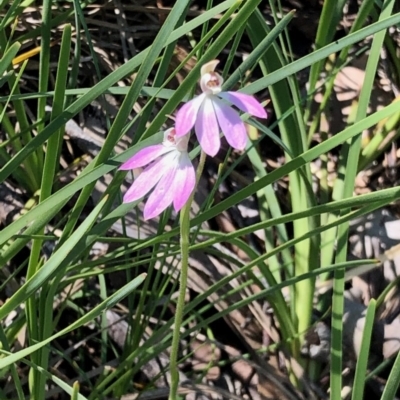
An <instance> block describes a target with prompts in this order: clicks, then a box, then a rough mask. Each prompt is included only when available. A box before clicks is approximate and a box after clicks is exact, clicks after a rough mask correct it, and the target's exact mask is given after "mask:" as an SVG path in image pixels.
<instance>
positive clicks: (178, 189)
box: [119, 128, 196, 220]
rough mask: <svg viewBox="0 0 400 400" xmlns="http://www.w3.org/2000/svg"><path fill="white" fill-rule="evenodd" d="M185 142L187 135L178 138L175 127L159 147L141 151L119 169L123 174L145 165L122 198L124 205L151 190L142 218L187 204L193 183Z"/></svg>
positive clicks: (167, 133)
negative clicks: (170, 207) (169, 207)
mask: <svg viewBox="0 0 400 400" xmlns="http://www.w3.org/2000/svg"><path fill="white" fill-rule="evenodd" d="M188 142H189V136H183V137H181V138H177V137H176V132H175V128H170V129H168V130H167V131H165V133H164V140H163V142H162V143H161V144H157V145H154V146H149V147H146V148H144V149H142V150H140V151H139V152H138V153H136V154H135V155H134V156H133V157H131V158H130V159H129V160H128V161H126V162H124V163H123V164H122V165H121V166H120V167H119V169H120V170H124V171H125V170H130V169H136V168H141V167H144V166H146V165H147V167H146V168H145V169H144V170H143V172H141V173H140V175H139V176H138V177H137V178H136V179H135V180H134V182H133V184H132V186H131V187H130V188H129V189H128V190H127V192H126V193H125V195H124V199H123V202H124V203H129V202H132V201H136V200H138V199H140V198H142V197H143V196H145V195H146V194H147V193H149V192H150V191H151V190H152V189H153V188H154V190H153V191H152V193H151V194H150V196H149V198H148V200H147V202H146V205H145V207H144V213H143V215H144V219H146V220H147V219H150V218H154V217H156V216H157V215H159V214H161V213H162V212H163V211H164V210H165V209H166V208H167V207H168V206H169V205H170V204H173V205H174V209H175V211H179V210H180V209H181V208H182V207H183V206H184V205H185V204H186V202H187V201H188V199H189V196H190V195H191V193H192V192H193V189H194V187H195V183H196V174H195V171H194V168H193V165H192V162H191V161H190V158H189V155H188V153H187V146H188Z"/></svg>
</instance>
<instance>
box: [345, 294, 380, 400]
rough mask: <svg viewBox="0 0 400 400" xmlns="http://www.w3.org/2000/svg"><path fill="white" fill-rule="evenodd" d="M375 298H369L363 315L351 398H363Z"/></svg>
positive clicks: (352, 399)
mask: <svg viewBox="0 0 400 400" xmlns="http://www.w3.org/2000/svg"><path fill="white" fill-rule="evenodd" d="M375 310H376V300H375V299H371V301H370V302H369V304H368V309H367V315H366V316H365V324H364V332H363V336H362V341H361V346H360V349H361V351H360V354H359V355H358V359H357V365H356V372H355V376H354V385H353V393H352V396H351V400H363V398H364V389H365V378H366V375H367V367H368V359H369V350H370V346H371V338H372V330H373V327H374V319H375Z"/></svg>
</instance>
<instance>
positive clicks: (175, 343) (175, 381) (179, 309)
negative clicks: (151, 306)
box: [168, 151, 206, 400]
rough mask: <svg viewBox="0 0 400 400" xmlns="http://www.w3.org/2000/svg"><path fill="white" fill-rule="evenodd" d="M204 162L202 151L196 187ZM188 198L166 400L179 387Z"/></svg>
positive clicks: (182, 221) (174, 395) (170, 399)
mask: <svg viewBox="0 0 400 400" xmlns="http://www.w3.org/2000/svg"><path fill="white" fill-rule="evenodd" d="M205 161H206V154H205V153H204V152H203V151H202V152H201V154H200V161H199V165H198V167H197V172H196V187H197V185H198V183H199V180H200V176H201V174H202V172H203V168H204V163H205ZM196 187H195V189H194V190H193V193H192V194H191V196H190V197H189V200H188V201H187V203H186V204H185V205H184V207H183V209H182V211H181V215H180V232H181V274H180V277H179V296H178V303H177V305H176V313H175V323H174V330H173V336H172V346H171V357H170V371H171V390H170V393H169V397H168V400H176V399H177V395H178V386H179V370H178V350H179V339H180V329H181V325H182V320H183V310H184V308H185V295H186V286H187V279H188V270H189V246H190V239H189V232H190V208H191V206H192V202H193V197H194V193H195V191H196Z"/></svg>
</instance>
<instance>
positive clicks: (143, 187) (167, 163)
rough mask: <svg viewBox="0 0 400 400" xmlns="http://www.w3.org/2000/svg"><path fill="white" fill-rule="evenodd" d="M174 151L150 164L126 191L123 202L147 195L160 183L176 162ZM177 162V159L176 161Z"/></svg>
mask: <svg viewBox="0 0 400 400" xmlns="http://www.w3.org/2000/svg"><path fill="white" fill-rule="evenodd" d="M174 157H176V155H175V154H174V153H172V152H171V153H170V154H167V155H166V156H165V157H163V158H161V159H159V160H157V161H155V162H154V163H152V164H150V165H149V166H148V167H147V168H146V169H145V170H144V171H143V172H142V173H141V174H140V175H139V177H138V178H137V179H135V181H134V182H133V184H132V186H131V187H130V188H129V189H128V190H127V191H126V193H125V195H124V198H123V202H124V203H130V202H132V201H136V200H138V199H141V198H142V197H143V196H145V195H146V194H147V193H148V192H150V190H151V189H152V188H153V187H154V186H155V185H156V184H157V183H158V181H159V180H160V179H161V177H162V175H163V174H165V172H166V171H168V169H170V168H171V164H172V165H173V163H174V161H175V160H174ZM175 163H176V161H175Z"/></svg>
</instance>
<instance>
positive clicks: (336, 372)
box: [330, 0, 394, 400]
mask: <svg viewBox="0 0 400 400" xmlns="http://www.w3.org/2000/svg"><path fill="white" fill-rule="evenodd" d="M393 6H394V0H386V1H384V3H383V5H382V12H381V15H380V20H385V18H387V17H388V16H390V15H391V13H392V9H393ZM385 34H386V32H385V31H382V32H378V33H377V34H376V35H375V36H374V39H373V41H372V46H371V52H370V56H369V57H368V62H367V67H366V73H365V80H364V84H363V86H362V89H361V93H360V99H359V105H358V109H357V115H356V122H358V121H362V120H365V119H366V118H365V117H366V115H367V110H368V104H369V99H370V97H371V92H372V87H373V82H374V79H375V75H376V69H377V66H378V61H379V58H380V52H381V48H382V44H383V40H384V38H385ZM348 144H349V148H348V152H347V146H345V147H344V149H343V153H344V154H343V162H344V163H345V165H346V175H345V177H344V184H343V192H342V197H343V198H346V197H352V196H353V191H354V182H355V178H356V175H357V172H358V161H359V156H360V149H361V135H359V136H358V137H357V136H354V137H353V138H352V139H351V140H350V141H349V142H348ZM348 228H349V225H348V224H342V225H340V226H339V228H338V233H337V235H338V236H337V250H336V259H335V260H336V262H338V263H340V262H344V261H345V260H346V259H347V245H348ZM344 284H345V280H344V270H343V269H338V270H336V271H335V280H334V286H333V301H332V344H331V346H332V347H331V348H332V351H331V354H332V356H331V374H330V376H331V384H330V390H331V399H334V400H335V399H340V398H341V390H342V356H343V350H342V349H343V342H342V340H343V339H342V320H343V310H344Z"/></svg>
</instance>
